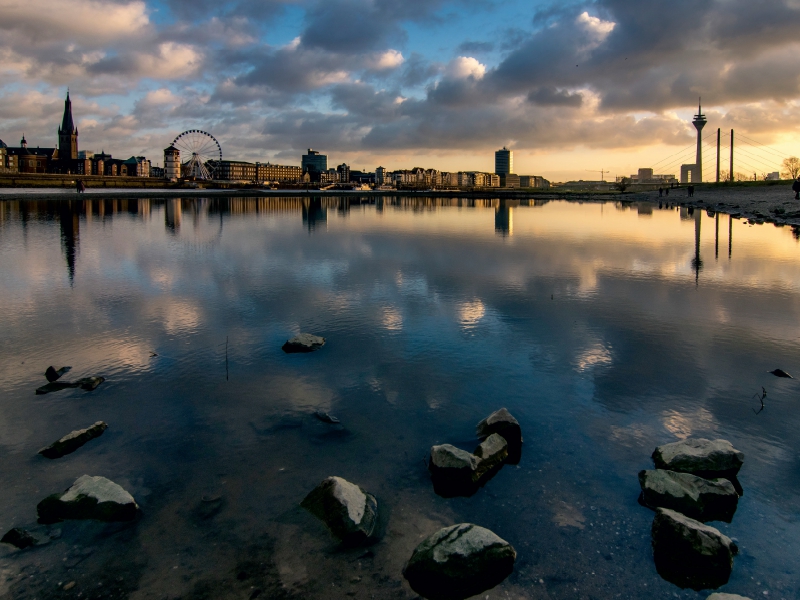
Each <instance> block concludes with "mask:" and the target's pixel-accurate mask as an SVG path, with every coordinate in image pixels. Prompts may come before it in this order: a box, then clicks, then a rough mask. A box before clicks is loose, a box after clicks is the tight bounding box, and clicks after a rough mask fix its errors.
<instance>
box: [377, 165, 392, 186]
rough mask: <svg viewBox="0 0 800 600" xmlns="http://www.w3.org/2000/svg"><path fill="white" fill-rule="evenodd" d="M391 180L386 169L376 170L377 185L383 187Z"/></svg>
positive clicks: (379, 168)
mask: <svg viewBox="0 0 800 600" xmlns="http://www.w3.org/2000/svg"><path fill="white" fill-rule="evenodd" d="M389 180H390V177H389V174H388V173H387V171H386V169H384V168H383V167H378V168H377V169H375V183H377V184H378V185H383V184H384V183H386V182H387V181H389Z"/></svg>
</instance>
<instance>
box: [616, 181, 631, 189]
mask: <svg viewBox="0 0 800 600" xmlns="http://www.w3.org/2000/svg"><path fill="white" fill-rule="evenodd" d="M630 184H631V179H630V177H623V178H622V179H620V180H619V181H617V183H616V188H617V189H618V190H619V191H620V193H622V192H624V191H625V190H627V189H628V186H629V185H630Z"/></svg>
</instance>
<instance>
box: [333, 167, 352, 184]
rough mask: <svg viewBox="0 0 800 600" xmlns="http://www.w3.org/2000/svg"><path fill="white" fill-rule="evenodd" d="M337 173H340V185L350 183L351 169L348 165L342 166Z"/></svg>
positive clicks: (337, 169)
mask: <svg viewBox="0 0 800 600" xmlns="http://www.w3.org/2000/svg"><path fill="white" fill-rule="evenodd" d="M336 171H338V173H339V183H350V167H349V166H348V165H347V164H345V163H342V164H340V165H339V166H338V167H336Z"/></svg>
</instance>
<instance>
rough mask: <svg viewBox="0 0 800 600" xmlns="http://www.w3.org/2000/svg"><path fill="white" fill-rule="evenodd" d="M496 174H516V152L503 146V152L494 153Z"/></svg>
mask: <svg viewBox="0 0 800 600" xmlns="http://www.w3.org/2000/svg"><path fill="white" fill-rule="evenodd" d="M494 172H495V173H497V174H498V175H507V174H508V173H513V172H514V152H513V151H511V150H509V149H508V148H506V147H505V146H503V149H502V150H498V151H497V152H495V153H494Z"/></svg>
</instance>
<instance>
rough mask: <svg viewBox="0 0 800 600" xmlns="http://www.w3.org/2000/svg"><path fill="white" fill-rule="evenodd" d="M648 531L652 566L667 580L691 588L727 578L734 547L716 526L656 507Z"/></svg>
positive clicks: (715, 585) (712, 585)
mask: <svg viewBox="0 0 800 600" xmlns="http://www.w3.org/2000/svg"><path fill="white" fill-rule="evenodd" d="M651 533H652V543H653V558H654V560H655V564H656V570H657V571H658V573H659V575H661V576H662V577H663V578H664V579H666V580H667V581H669V582H671V583H674V584H675V585H677V586H679V587H682V588H691V589H694V590H703V589H709V588H712V589H713V588H718V587H720V586H722V585H725V584H726V583H727V582H728V579H729V578H730V575H731V570H732V569H733V557H734V555H735V554H736V553H737V552H738V548H737V546H736V544H734V543H733V541H732V540H731V539H730V538H729V537H728V536H726V535H723V534H722V533H720V532H719V530H717V529H715V528H714V527H710V526H708V525H704V524H703V523H700V522H699V521H695V520H694V519H691V518H689V517H687V516H685V515H682V514H680V513H679V512H676V511H674V510H670V509H668V508H659V509H658V510H657V511H656V517H655V519H654V520H653V528H652V532H651Z"/></svg>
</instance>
